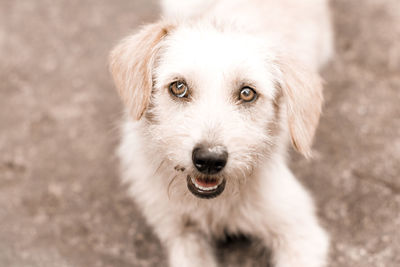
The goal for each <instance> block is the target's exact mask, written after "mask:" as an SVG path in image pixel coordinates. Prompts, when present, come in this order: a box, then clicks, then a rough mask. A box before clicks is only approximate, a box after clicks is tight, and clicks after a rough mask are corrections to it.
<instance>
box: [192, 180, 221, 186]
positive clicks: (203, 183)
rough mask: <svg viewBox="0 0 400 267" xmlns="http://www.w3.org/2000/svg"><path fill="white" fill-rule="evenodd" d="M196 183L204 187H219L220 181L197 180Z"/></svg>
mask: <svg viewBox="0 0 400 267" xmlns="http://www.w3.org/2000/svg"><path fill="white" fill-rule="evenodd" d="M196 183H197V184H198V185H200V186H203V187H213V186H216V185H218V180H217V179H202V178H196Z"/></svg>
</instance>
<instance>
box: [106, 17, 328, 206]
mask: <svg viewBox="0 0 400 267" xmlns="http://www.w3.org/2000/svg"><path fill="white" fill-rule="evenodd" d="M111 67H112V72H113V75H114V78H115V81H116V84H117V87H118V89H119V92H120V94H121V96H122V98H123V100H124V102H125V104H126V105H127V108H128V110H129V111H130V115H131V116H132V117H133V118H134V119H136V120H144V123H143V125H144V127H145V128H146V129H145V132H146V134H147V136H149V138H150V142H152V146H155V147H156V150H157V153H159V154H161V155H163V159H164V160H165V161H167V162H168V163H169V165H170V168H171V169H175V171H176V172H177V173H178V174H177V175H180V176H182V177H184V179H181V180H184V181H185V183H187V187H188V189H189V190H190V192H192V193H193V194H194V195H196V196H197V197H200V198H213V197H216V196H218V195H219V194H221V193H222V191H224V188H225V185H226V184H227V183H229V184H240V181H241V180H243V179H245V178H246V177H251V175H252V173H253V172H254V171H255V170H256V169H257V166H258V164H259V163H260V162H262V161H263V160H265V159H267V158H268V157H269V156H271V155H272V154H273V153H277V151H276V150H277V149H278V148H279V147H282V145H283V144H282V143H284V142H285V141H284V140H285V135H286V134H287V132H288V131H289V132H290V135H291V138H292V142H293V144H294V146H295V148H297V149H298V150H299V151H300V152H301V153H304V154H308V152H309V149H310V144H311V140H312V137H313V134H314V129H315V127H316V124H317V122H318V117H319V112H320V106H321V89H320V84H319V80H318V79H317V78H316V77H314V76H313V74H312V73H309V72H307V71H304V69H302V68H300V67H298V66H297V65H296V66H295V65H291V64H288V63H287V61H283V59H281V58H280V57H279V56H278V55H277V54H276V53H273V52H272V50H271V49H270V48H268V44H266V43H265V42H264V40H263V39H261V38H258V37H254V36H252V35H249V34H245V33H241V32H235V31H232V30H229V29H221V28H218V27H215V26H212V25H186V26H171V25H165V24H162V23H159V24H155V25H151V26H148V27H147V28H145V29H144V30H143V31H142V32H140V33H139V34H137V35H134V36H133V37H130V38H129V39H126V40H124V41H123V42H122V43H121V44H120V45H119V46H117V48H116V49H115V50H114V51H113V52H112V54H111Z"/></svg>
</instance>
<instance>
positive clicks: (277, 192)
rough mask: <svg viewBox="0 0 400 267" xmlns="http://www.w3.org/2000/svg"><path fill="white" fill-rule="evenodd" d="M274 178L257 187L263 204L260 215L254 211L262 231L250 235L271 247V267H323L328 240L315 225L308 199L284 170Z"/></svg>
mask: <svg viewBox="0 0 400 267" xmlns="http://www.w3.org/2000/svg"><path fill="white" fill-rule="evenodd" d="M274 178H275V179H272V180H271V179H266V180H269V181H266V182H262V186H261V187H260V189H261V191H259V193H260V195H261V198H262V199H263V202H264V203H265V205H264V206H262V207H261V209H262V211H260V207H258V208H257V209H258V212H262V214H263V215H262V216H261V219H260V220H261V222H260V221H259V225H261V227H262V229H261V228H259V229H258V231H257V230H255V231H256V232H254V230H253V234H256V235H259V236H260V235H261V236H262V238H263V239H264V240H265V243H266V244H267V246H269V247H271V249H272V253H273V262H274V267H322V266H325V261H326V256H327V252H328V247H329V238H328V236H327V234H326V233H325V231H324V230H323V229H322V228H321V227H320V226H319V224H318V221H317V217H316V215H315V212H314V204H313V202H312V200H311V198H310V197H309V195H308V193H307V192H306V190H305V189H304V188H303V187H302V186H301V185H300V183H299V182H298V181H297V180H296V179H295V178H294V177H293V175H292V173H291V172H290V171H289V170H288V169H287V168H286V167H285V166H283V167H282V168H281V170H279V175H277V176H275V177H274ZM257 228H258V226H257V225H255V226H254V227H253V229H257Z"/></svg>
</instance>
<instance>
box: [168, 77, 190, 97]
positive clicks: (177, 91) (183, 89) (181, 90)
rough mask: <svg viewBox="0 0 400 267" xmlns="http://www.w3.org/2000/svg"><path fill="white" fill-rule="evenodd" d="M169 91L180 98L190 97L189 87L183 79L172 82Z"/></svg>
mask: <svg viewBox="0 0 400 267" xmlns="http://www.w3.org/2000/svg"><path fill="white" fill-rule="evenodd" d="M169 91H170V92H171V94H173V95H174V96H176V97H179V98H184V97H188V95H189V92H188V87H187V85H186V84H185V83H184V82H182V81H176V82H173V83H171V84H170V85H169Z"/></svg>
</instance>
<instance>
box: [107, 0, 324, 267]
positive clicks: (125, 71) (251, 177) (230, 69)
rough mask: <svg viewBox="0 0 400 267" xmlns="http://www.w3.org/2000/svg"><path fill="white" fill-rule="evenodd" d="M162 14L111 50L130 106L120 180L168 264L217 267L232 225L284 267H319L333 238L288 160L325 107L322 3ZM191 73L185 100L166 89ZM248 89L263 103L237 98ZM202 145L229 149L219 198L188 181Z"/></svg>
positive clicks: (250, 4)
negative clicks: (216, 248)
mask: <svg viewBox="0 0 400 267" xmlns="http://www.w3.org/2000/svg"><path fill="white" fill-rule="evenodd" d="M162 6H163V10H164V15H165V18H164V19H163V20H160V21H159V22H157V23H154V24H151V25H147V26H145V27H143V29H142V30H141V31H139V32H138V33H136V34H134V35H133V36H130V37H128V38H126V39H124V40H123V41H122V42H121V43H120V44H119V45H117V47H116V48H115V49H114V50H113V51H112V53H111V56H110V61H111V71H112V74H113V77H114V79H115V83H116V85H117V89H118V92H119V93H120V95H121V98H122V100H123V102H124V103H125V107H126V110H127V112H126V114H127V115H126V119H125V123H124V127H123V133H122V142H121V144H120V147H119V152H118V153H119V157H120V159H121V163H122V178H123V180H124V181H126V182H128V183H129V184H130V187H129V188H130V189H129V192H130V194H131V195H132V197H133V198H134V199H135V201H136V202H137V203H138V205H139V207H140V208H141V209H142V212H143V213H144V215H145V217H146V219H147V221H148V223H149V224H150V225H152V226H153V227H154V230H155V232H156V233H157V235H158V237H159V238H160V240H161V241H162V242H163V243H164V244H165V248H166V249H167V250H168V255H169V262H170V266H171V267H185V266H188V267H192V266H193V267H195V266H199V267H200V266H202V267H203V266H209V267H212V266H217V262H216V261H215V258H214V254H213V252H212V251H211V247H212V246H211V245H210V242H211V241H212V240H213V238H219V237H223V235H224V233H225V232H229V233H232V234H236V233H243V234H248V235H254V236H257V237H260V238H261V239H262V240H263V241H264V242H265V245H266V246H268V247H270V248H271V249H272V251H273V263H274V264H275V265H274V266H276V267H294V266H295V267H321V266H324V264H325V261H326V256H327V251H328V243H329V242H328V237H327V235H326V233H325V232H324V230H323V229H322V228H321V227H320V226H319V225H318V222H317V218H316V215H315V210H314V205H313V202H312V200H311V198H310V196H309V194H308V193H307V192H306V190H305V189H304V188H303V187H302V186H301V185H300V183H299V182H298V181H297V180H296V179H295V177H294V176H293V174H292V173H291V172H290V170H289V169H288V167H287V165H286V163H285V162H286V160H285V158H286V150H287V145H288V143H289V140H291V142H292V144H293V146H294V148H295V149H296V150H298V151H299V152H300V153H302V154H303V155H305V156H309V155H310V154H311V143H312V139H313V136H314V132H315V128H316V126H317V124H318V120H319V115H320V111H321V105H322V87H321V80H320V78H319V77H318V74H317V70H318V68H320V67H321V66H322V65H323V64H324V63H325V62H326V61H327V60H328V59H329V58H330V56H331V53H332V51H331V29H330V24H329V13H328V8H327V3H326V1H325V0H302V1H298V0H281V1H274V0H250V1H249V0H248V1H244V0H203V1H199V0H190V1H189V0H186V1H178V0H165V1H163V2H162ZM176 80H184V81H185V82H186V84H187V85H188V88H189V97H187V98H185V99H178V98H176V97H174V96H173V95H171V93H170V92H169V85H170V84H171V83H173V82H174V81H176ZM243 86H251V87H252V88H254V89H255V91H256V92H257V94H258V98H257V100H256V101H254V102H252V103H243V102H240V101H238V92H239V90H240V88H242V87H243ZM199 144H207V145H208V146H210V147H218V146H224V147H226V149H227V152H228V153H229V158H228V161H227V163H226V166H225V167H224V169H223V170H222V171H221V172H220V173H218V174H217V175H216V177H218V178H221V177H222V178H224V179H225V180H226V187H225V190H224V191H223V192H222V194H221V195H219V196H218V197H216V198H213V199H201V198H197V197H196V196H194V195H193V194H191V192H190V191H189V190H188V188H187V181H186V177H188V175H189V176H196V175H199V173H198V172H197V171H196V168H195V167H194V166H193V163H192V151H193V148H194V147H196V146H197V145H199Z"/></svg>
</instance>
